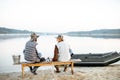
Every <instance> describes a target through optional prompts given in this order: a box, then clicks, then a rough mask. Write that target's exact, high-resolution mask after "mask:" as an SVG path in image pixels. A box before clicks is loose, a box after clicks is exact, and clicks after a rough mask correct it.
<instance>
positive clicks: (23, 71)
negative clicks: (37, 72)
mask: <svg viewBox="0 0 120 80" xmlns="http://www.w3.org/2000/svg"><path fill="white" fill-rule="evenodd" d="M23 77H24V66H23V65H22V78H23Z"/></svg>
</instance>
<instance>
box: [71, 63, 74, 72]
mask: <svg viewBox="0 0 120 80" xmlns="http://www.w3.org/2000/svg"><path fill="white" fill-rule="evenodd" d="M73 67H74V64H73V62H72V63H71V73H72V74H74V71H73Z"/></svg>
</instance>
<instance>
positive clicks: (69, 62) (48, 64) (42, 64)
mask: <svg viewBox="0 0 120 80" xmlns="http://www.w3.org/2000/svg"><path fill="white" fill-rule="evenodd" d="M67 64H70V65H71V73H72V74H74V71H73V67H74V63H73V61H66V62H40V63H27V62H23V63H21V67H22V77H24V67H27V66H52V65H67Z"/></svg>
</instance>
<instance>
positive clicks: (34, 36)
mask: <svg viewBox="0 0 120 80" xmlns="http://www.w3.org/2000/svg"><path fill="white" fill-rule="evenodd" d="M30 37H31V39H34V38H38V37H39V36H38V35H37V34H36V33H34V32H33V33H31V35H30Z"/></svg>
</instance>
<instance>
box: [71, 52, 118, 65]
mask: <svg viewBox="0 0 120 80" xmlns="http://www.w3.org/2000/svg"><path fill="white" fill-rule="evenodd" d="M72 59H81V62H75V63H74V65H75V66H107V65H109V64H112V63H115V62H117V61H119V60H120V53H118V52H109V53H96V54H95V53H93V54H92V53H89V54H74V55H73V56H72Z"/></svg>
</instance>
